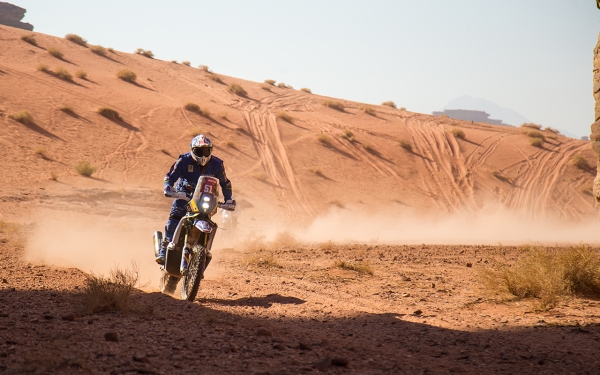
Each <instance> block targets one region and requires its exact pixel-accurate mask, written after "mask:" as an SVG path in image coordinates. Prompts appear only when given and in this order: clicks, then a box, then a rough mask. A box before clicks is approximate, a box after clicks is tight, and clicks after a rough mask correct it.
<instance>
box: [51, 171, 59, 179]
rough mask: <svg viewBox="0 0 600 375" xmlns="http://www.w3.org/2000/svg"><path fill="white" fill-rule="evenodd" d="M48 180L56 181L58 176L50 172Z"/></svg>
mask: <svg viewBox="0 0 600 375" xmlns="http://www.w3.org/2000/svg"><path fill="white" fill-rule="evenodd" d="M50 180H52V181H58V175H57V174H56V172H50Z"/></svg>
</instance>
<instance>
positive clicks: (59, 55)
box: [48, 47, 65, 60]
mask: <svg viewBox="0 0 600 375" xmlns="http://www.w3.org/2000/svg"><path fill="white" fill-rule="evenodd" d="M48 53H49V54H51V55H52V56H54V57H56V58H57V59H59V60H62V59H63V57H64V56H65V54H64V53H62V52H61V51H60V50H59V49H58V48H54V47H50V48H48Z"/></svg>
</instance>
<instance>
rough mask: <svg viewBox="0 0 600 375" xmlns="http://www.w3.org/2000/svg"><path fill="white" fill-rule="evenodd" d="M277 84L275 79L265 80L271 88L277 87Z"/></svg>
mask: <svg viewBox="0 0 600 375" xmlns="http://www.w3.org/2000/svg"><path fill="white" fill-rule="evenodd" d="M275 82H276V81H275V80H274V79H265V83H266V84H268V85H271V86H275Z"/></svg>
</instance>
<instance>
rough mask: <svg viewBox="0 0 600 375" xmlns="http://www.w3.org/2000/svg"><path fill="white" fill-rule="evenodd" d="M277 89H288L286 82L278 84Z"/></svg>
mask: <svg viewBox="0 0 600 375" xmlns="http://www.w3.org/2000/svg"><path fill="white" fill-rule="evenodd" d="M277 87H279V88H280V89H287V88H288V86H287V85H286V84H285V83H284V82H279V83H278V84H277Z"/></svg>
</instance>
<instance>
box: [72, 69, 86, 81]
mask: <svg viewBox="0 0 600 375" xmlns="http://www.w3.org/2000/svg"><path fill="white" fill-rule="evenodd" d="M75 77H77V78H81V79H87V72H85V71H83V70H78V71H76V72H75Z"/></svg>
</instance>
